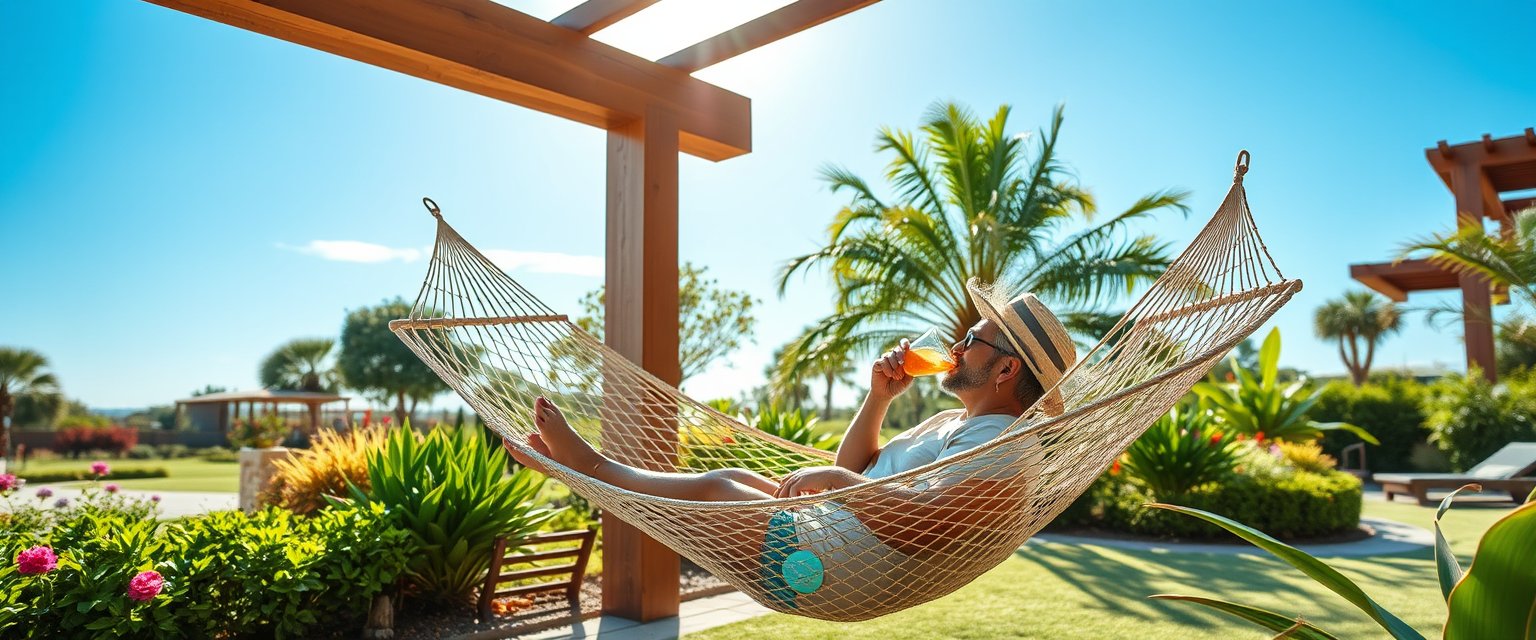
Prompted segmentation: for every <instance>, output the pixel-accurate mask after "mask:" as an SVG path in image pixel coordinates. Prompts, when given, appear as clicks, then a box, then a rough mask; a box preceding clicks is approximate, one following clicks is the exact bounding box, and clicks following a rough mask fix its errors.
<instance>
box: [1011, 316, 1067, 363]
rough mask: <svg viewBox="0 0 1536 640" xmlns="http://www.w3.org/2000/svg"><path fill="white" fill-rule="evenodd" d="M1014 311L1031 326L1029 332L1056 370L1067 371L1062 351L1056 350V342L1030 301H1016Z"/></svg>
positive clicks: (1025, 323)
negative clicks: (1043, 325)
mask: <svg viewBox="0 0 1536 640" xmlns="http://www.w3.org/2000/svg"><path fill="white" fill-rule="evenodd" d="M1013 312H1014V313H1015V314H1017V315H1018V316H1019V319H1021V320H1023V321H1024V326H1025V327H1028V328H1029V333H1030V335H1032V336H1034V338H1035V342H1037V343H1039V344H1040V348H1041V349H1043V350H1044V351H1045V355H1046V357H1048V358H1050V359H1051V363H1052V364H1054V365H1056V371H1058V372H1061V371H1065V370H1066V369H1067V365H1066V363H1065V362H1063V361H1062V359H1061V353H1059V352H1057V351H1056V343H1055V342H1052V341H1051V338H1050V336H1049V335H1048V334H1046V332H1045V327H1042V326H1040V319H1039V318H1036V317H1035V312H1034V310H1033V309H1030V308H1029V303H1028V302H1026V301H1024V300H1020V301H1018V302H1016V303H1014V304H1013Z"/></svg>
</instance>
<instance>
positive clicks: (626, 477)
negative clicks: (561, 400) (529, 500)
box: [507, 398, 778, 502]
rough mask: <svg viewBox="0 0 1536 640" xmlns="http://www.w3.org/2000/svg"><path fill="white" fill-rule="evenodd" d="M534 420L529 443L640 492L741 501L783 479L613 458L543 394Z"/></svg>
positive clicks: (766, 493) (765, 495) (760, 495)
mask: <svg viewBox="0 0 1536 640" xmlns="http://www.w3.org/2000/svg"><path fill="white" fill-rule="evenodd" d="M533 422H534V425H535V426H537V427H538V428H539V432H538V433H536V434H533V435H531V436H528V445H529V446H531V447H533V449H534V450H535V451H538V452H539V453H542V454H544V455H545V456H548V457H549V458H552V459H554V460H555V461H557V462H559V463H560V464H563V465H565V466H567V467H570V468H572V469H574V470H576V471H578V472H581V473H584V474H586V475H589V476H591V477H593V478H596V479H598V480H601V481H603V482H606V483H608V484H611V485H613V486H616V487H620V488H622V489H627V490H630V491H634V492H635V493H644V494H647V495H653V496H658V497H662V498H673V499H676V500H694V501H699V502H736V501H743V500H767V499H770V498H772V497H773V492H774V491H775V490H777V489H778V483H775V482H774V481H772V480H769V479H767V478H764V477H763V476H761V475H758V474H756V473H754V472H751V471H748V470H746V469H717V470H715V471H710V472H708V473H702V474H691V473H663V472H660V471H649V470H646V469H637V468H635V467H631V466H628V465H624V464H620V463H618V462H614V461H613V460H610V459H608V458H605V457H603V454H601V453H598V452H597V450H595V449H593V448H592V446H591V445H589V444H587V442H586V441H585V440H582V439H581V436H580V435H577V433H576V431H575V430H574V429H572V428H571V426H570V424H568V423H567V422H566V420H565V415H564V414H562V413H561V412H560V408H559V407H556V406H555V405H554V403H552V402H550V401H548V400H545V399H544V398H539V399H538V400H536V401H534V405H533ZM507 450H508V451H509V452H511V453H512V457H514V458H516V459H517V461H518V462H519V463H522V464H523V466H527V467H532V468H534V469H535V470H539V471H543V469H541V468H540V467H539V465H538V464H537V463H535V462H534V461H533V460H531V459H528V458H526V457H525V456H523V455H522V454H520V453H517V451H516V449H514V448H513V447H511V446H508V447H507Z"/></svg>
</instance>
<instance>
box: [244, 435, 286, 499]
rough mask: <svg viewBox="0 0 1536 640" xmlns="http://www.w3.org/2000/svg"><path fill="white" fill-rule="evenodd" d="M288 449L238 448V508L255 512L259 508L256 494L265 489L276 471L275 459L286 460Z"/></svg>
mask: <svg viewBox="0 0 1536 640" xmlns="http://www.w3.org/2000/svg"><path fill="white" fill-rule="evenodd" d="M288 454H289V451H288V449H287V448H284V447H269V448H266V449H252V448H250V447H243V448H241V449H240V509H241V510H243V511H245V512H246V513H255V511H256V510H257V509H259V508H261V502H260V501H259V500H257V496H258V495H260V494H261V490H262V489H265V488H266V486H267V483H268V482H271V481H272V475H273V474H275V473H277V461H278V460H287V459H288Z"/></svg>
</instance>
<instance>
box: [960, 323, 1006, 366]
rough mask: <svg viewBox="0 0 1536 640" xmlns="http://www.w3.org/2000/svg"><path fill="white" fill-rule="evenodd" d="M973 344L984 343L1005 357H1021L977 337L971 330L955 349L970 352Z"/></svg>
mask: <svg viewBox="0 0 1536 640" xmlns="http://www.w3.org/2000/svg"><path fill="white" fill-rule="evenodd" d="M973 342H980V343H982V344H984V345H987V346H989V347H992V348H993V349H996V350H997V352H998V353H1001V354H1003V355H1005V356H1010V357H1014V358H1018V357H1019V354H1017V353H1014V351H1013V349H1008V348H1004V347H1000V346H997V345H995V344H993V343H991V342H987V341H986V340H983V339H981V337H980V336H978V335H976V332H975V331H969V330H968V331H966V332H965V339H963V340H961V341H959V342H956V343H955V345H954V347H953V348H955V349H959V350H961V351H965V350H968V349H970V348H971V343H973ZM1020 359H1022V358H1020Z"/></svg>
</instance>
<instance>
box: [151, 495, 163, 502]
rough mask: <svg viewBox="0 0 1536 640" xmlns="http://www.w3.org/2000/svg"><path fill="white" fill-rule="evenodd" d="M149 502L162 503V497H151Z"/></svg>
mask: <svg viewBox="0 0 1536 640" xmlns="http://www.w3.org/2000/svg"><path fill="white" fill-rule="evenodd" d="M149 501H150V502H159V501H160V496H157V495H156V496H150V497H149Z"/></svg>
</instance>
